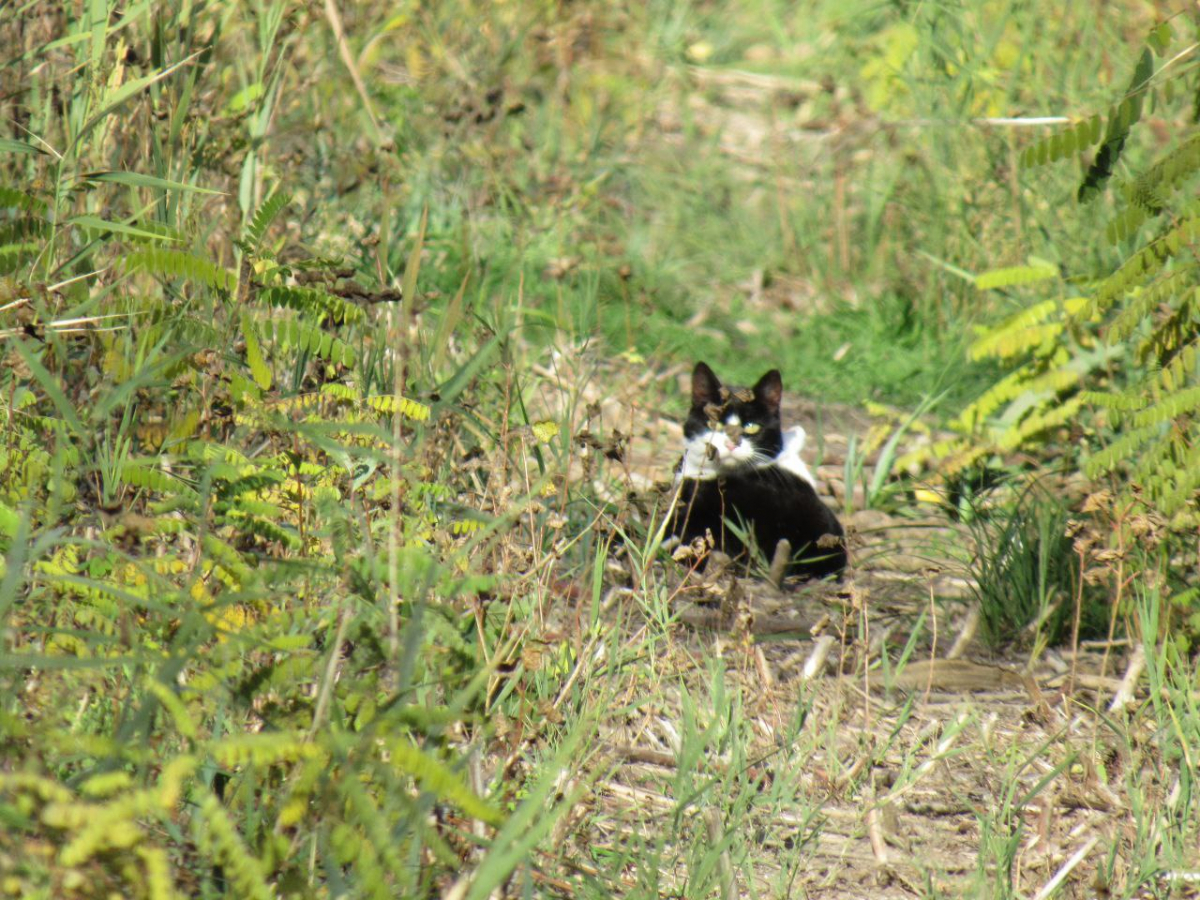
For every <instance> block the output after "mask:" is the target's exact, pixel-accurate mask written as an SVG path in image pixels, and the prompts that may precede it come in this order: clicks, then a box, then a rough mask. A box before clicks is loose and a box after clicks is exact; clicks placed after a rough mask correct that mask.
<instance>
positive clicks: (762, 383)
mask: <svg viewBox="0 0 1200 900" xmlns="http://www.w3.org/2000/svg"><path fill="white" fill-rule="evenodd" d="M754 396H755V397H757V398H758V399H759V400H760V401H762V403H763V405H764V406H766V407H767V409H769V410H771V412H779V402H780V400H782V399H783V376H782V375H780V374H779V370H778V369H772V370H771V371H770V372H768V373H767V374H766V375H764V376H763V377H762V378H760V379H758V384H756V385H754Z"/></svg>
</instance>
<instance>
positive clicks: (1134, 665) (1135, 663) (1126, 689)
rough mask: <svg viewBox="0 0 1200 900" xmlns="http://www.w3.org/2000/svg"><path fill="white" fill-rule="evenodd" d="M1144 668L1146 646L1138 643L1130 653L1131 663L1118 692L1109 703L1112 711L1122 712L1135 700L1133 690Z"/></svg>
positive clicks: (1126, 667) (1127, 667) (1126, 669)
mask: <svg viewBox="0 0 1200 900" xmlns="http://www.w3.org/2000/svg"><path fill="white" fill-rule="evenodd" d="M1144 668H1146V648H1145V647H1144V646H1143V645H1142V644H1138V645H1136V646H1135V647H1134V648H1133V652H1132V653H1131V654H1129V663H1128V664H1127V665H1126V666H1125V677H1124V678H1122V679H1121V683H1120V684H1119V685H1118V686H1117V690H1116V693H1115V694H1113V698H1112V702H1111V703H1110V704H1108V711H1109V712H1110V713H1115V712H1120V711H1121V710H1123V709H1124V708H1125V707H1127V706H1128V705H1129V704H1130V703H1132V702H1133V692H1134V689H1135V688H1136V687H1137V681H1138V679H1139V678H1140V677H1141V675H1142V670H1143V669H1144Z"/></svg>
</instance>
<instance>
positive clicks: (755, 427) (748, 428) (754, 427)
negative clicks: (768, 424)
mask: <svg viewBox="0 0 1200 900" xmlns="http://www.w3.org/2000/svg"><path fill="white" fill-rule="evenodd" d="M742 431H744V432H746V434H758V433H759V432H760V431H762V426H761V425H759V424H758V423H757V422H751V423H750V424H749V425H743V426H742Z"/></svg>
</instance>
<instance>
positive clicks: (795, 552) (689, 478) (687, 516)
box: [666, 362, 846, 578]
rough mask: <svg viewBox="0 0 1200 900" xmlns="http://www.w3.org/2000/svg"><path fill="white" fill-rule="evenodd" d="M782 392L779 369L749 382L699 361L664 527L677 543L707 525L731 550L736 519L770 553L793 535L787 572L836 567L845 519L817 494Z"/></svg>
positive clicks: (740, 548) (817, 573)
mask: <svg viewBox="0 0 1200 900" xmlns="http://www.w3.org/2000/svg"><path fill="white" fill-rule="evenodd" d="M782 395H783V380H782V378H781V377H780V375H779V371H778V370H777V369H772V370H771V371H770V372H768V373H767V374H766V375H764V376H763V377H762V378H760V379H759V380H758V383H757V384H756V385H754V387H753V388H749V389H747V388H739V387H732V386H729V387H726V386H723V385H722V384H721V382H720V381H718V380H717V376H716V375H715V374H713V370H712V369H710V368H709V367H708V366H707V365H705V364H704V363H702V362H700V363H696V368H695V371H693V372H692V409H691V412H690V413H688V417H687V421H686V422H685V423H684V426H683V434H684V437H685V438H686V444H685V448H684V454H683V459H682V460H681V461H680V463H679V466H678V468H677V470H676V473H675V486H676V488H677V489H678V497H677V499H676V502H675V507H674V508H673V509H672V511H671V517H670V519H669V521H668V522H667V532H666V533H667V534H668V535H669V536H671V537H673V538H676V539H678V540H680V541H682V542H683V543H691V542H692V541H693V540H695V539H696V538H698V537H699V538H703V537H706V536H707V535H711V536H712V539H713V541H714V543H715V546H716V547H717V548H718V549H720V550H722V551H724V552H725V553H727V554H728V555H729V556H731V557H734V558H737V557H739V556H743V555H744V554H745V553H746V546H745V544H744V543H743V542H742V540H741V539H740V538H739V537H738V536H737V535H736V534H735V533H734V532H733V530H732V529H730V528H729V525H728V523H733V524H735V525H737V526H738V527H739V528H741V529H742V530H743V533H745V534H747V535H749V534H751V533H752V534H753V535H754V542H755V543H756V544H757V545H758V548H759V549H760V551H761V552H762V553H763V554H765V555H766V557H767V559H771V558H772V556H773V555H774V553H775V546H776V544H778V543H779V541H780V540H782V539H784V538H786V539H787V541H788V542H789V543H790V544H791V545H792V563H791V565H790V567H789V569H788V574H791V575H801V576H805V577H818V578H819V577H822V576H825V575H832V574H835V573H838V572H841V570H842V569H843V568H845V566H846V548H845V540H844V536H843V532H842V526H841V525H840V524H839V523H838V520H837V516H835V515H834V514H833V512H832V511H831V510H830V509H829V508H828V507H827V506H826V505H825V504H824V503H822V502H821V500H820V499H819V498H818V497H817V492H816V487H815V482H814V480H813V477H812V473H811V472H809V470H808V467H807V466H806V465H805V464H804V461H803V460H802V459H801V458H800V450H801V448H802V447H803V446H804V438H805V433H804V429H803V428H801V427H799V426H795V427H793V428H789V429H787V430H786V431H785V430H784V429H783V426H782V424H781V422H780V418H779V402H780V399H781V398H782Z"/></svg>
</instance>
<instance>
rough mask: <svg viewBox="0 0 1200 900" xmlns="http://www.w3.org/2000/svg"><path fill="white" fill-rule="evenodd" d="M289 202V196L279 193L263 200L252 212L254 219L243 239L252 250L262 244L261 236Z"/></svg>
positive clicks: (290, 199) (290, 200)
mask: <svg viewBox="0 0 1200 900" xmlns="http://www.w3.org/2000/svg"><path fill="white" fill-rule="evenodd" d="M291 202H292V198H291V195H290V194H285V193H283V192H282V191H279V192H277V193H274V194H272V195H271V196H270V197H268V198H267V199H266V200H264V201H263V202H262V203H261V204H260V205H259V207H258V209H257V210H255V211H254V218H253V219H251V220H250V224H249V225H248V226H247V228H246V233H245V236H244V238H243V239H244V240H245V242H246V244H247V245H249V247H250V248H251V249H252V250H257V249H258V245H259V244H261V243H262V239H263V236H264V235H265V234H266V233H267V229H268V228H270V227H271V223H272V222H274V221H275V217H276V216H278V215H279V214H280V213H281V212H282V211H283V210H284V208H285V207H286V206H287V205H288V204H289V203H291Z"/></svg>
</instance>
